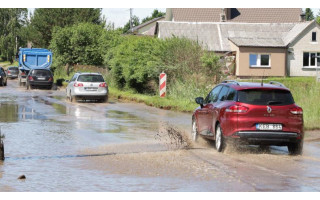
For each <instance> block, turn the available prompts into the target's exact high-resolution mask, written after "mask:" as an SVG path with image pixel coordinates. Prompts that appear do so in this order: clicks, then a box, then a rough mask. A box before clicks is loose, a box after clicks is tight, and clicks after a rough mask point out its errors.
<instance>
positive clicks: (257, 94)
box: [238, 89, 294, 106]
mask: <svg viewBox="0 0 320 200" xmlns="http://www.w3.org/2000/svg"><path fill="white" fill-rule="evenodd" d="M238 101H239V102H243V103H247V104H252V105H277V106H282V105H290V104H293V103H294V100H293V97H292V95H291V93H290V91H287V90H259V89H248V90H240V91H238Z"/></svg>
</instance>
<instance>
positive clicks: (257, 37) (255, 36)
mask: <svg viewBox="0 0 320 200" xmlns="http://www.w3.org/2000/svg"><path fill="white" fill-rule="evenodd" d="M311 23H312V22H304V23H232V22H214V23H210V22H201V23H196V22H168V21H160V22H158V24H157V26H158V27H157V28H156V32H157V33H158V37H159V38H168V37H172V36H173V35H175V36H177V37H186V38H189V39H192V40H196V41H199V43H200V44H201V45H202V46H203V47H204V48H206V49H207V50H209V51H222V52H223V51H231V46H230V43H229V40H230V41H231V42H233V43H234V44H236V45H237V46H251V47H286V46H287V45H288V44H289V43H290V42H291V41H292V40H293V39H294V38H296V37H297V35H298V34H299V33H300V32H301V31H302V30H304V29H305V28H306V27H308V26H309V25H310V24H311Z"/></svg>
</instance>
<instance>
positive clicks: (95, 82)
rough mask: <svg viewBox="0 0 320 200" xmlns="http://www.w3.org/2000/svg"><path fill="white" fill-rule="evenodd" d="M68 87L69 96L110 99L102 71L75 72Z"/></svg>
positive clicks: (103, 100) (101, 99) (71, 99)
mask: <svg viewBox="0 0 320 200" xmlns="http://www.w3.org/2000/svg"><path fill="white" fill-rule="evenodd" d="M66 82H68V83H69V84H68V86H67V88H66V93H67V98H68V99H69V100H70V101H71V102H75V101H77V100H80V99H82V100H99V101H101V102H106V101H107V100H108V85H107V83H106V82H105V81H104V79H103V77H102V75H101V74H100V73H87V72H86V73H80V72H79V73H75V74H74V76H73V77H72V79H71V80H70V81H68V80H66Z"/></svg>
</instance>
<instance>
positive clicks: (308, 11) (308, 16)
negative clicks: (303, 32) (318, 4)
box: [306, 8, 314, 21]
mask: <svg viewBox="0 0 320 200" xmlns="http://www.w3.org/2000/svg"><path fill="white" fill-rule="evenodd" d="M306 20H307V21H311V20H314V15H313V12H312V10H311V9H310V8H306Z"/></svg>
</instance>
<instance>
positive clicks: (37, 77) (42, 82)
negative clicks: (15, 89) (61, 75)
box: [26, 69, 53, 90]
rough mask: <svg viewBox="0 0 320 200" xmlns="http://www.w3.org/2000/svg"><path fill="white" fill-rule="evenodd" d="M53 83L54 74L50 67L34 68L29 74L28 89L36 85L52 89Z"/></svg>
mask: <svg viewBox="0 0 320 200" xmlns="http://www.w3.org/2000/svg"><path fill="white" fill-rule="evenodd" d="M52 85H53V74H52V72H51V71H50V70H49V69H32V70H30V72H29V74H28V76H27V83H26V87H27V90H29V89H33V88H35V87H43V88H47V89H51V88H52Z"/></svg>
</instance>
